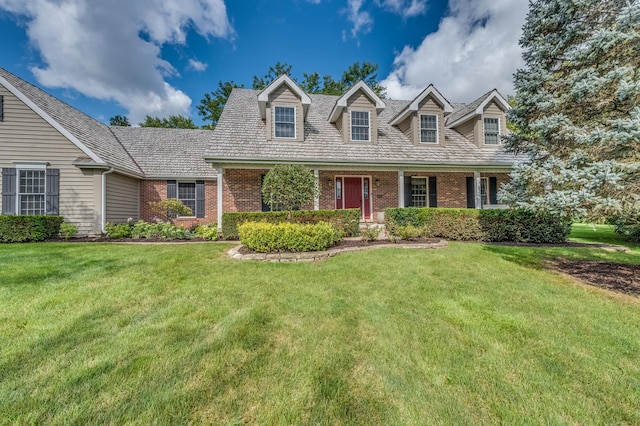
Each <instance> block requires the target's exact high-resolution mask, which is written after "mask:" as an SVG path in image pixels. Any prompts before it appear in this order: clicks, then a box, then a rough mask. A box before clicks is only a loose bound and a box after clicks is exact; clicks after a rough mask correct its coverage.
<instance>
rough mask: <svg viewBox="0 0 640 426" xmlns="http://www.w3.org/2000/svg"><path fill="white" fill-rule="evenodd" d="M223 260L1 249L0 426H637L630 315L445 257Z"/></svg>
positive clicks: (583, 251) (39, 247)
mask: <svg viewBox="0 0 640 426" xmlns="http://www.w3.org/2000/svg"><path fill="white" fill-rule="evenodd" d="M230 247H231V245H228V244H216V243H213V244H187V245H124V244H97V243H93V244H82V243H72V244H62V243H60V244H59V243H41V244H23V245H3V246H0V342H1V344H0V423H6V424H11V423H19V424H24V423H27V424H100V423H102V424H104V423H110V424H122V423H133V424H185V423H190V422H191V423H195V424H202V423H214V424H241V423H258V424H282V423H284V424H452V423H455V424H478V423H480V424H482V423H506V424H513V423H553V424H556V423H561V424H566V423H569V424H576V423H582V424H620V423H629V424H638V423H640V404H639V403H638V401H640V362H639V361H640V303H639V301H638V299H637V298H633V297H630V296H624V295H619V294H615V293H610V292H606V291H603V290H599V289H597V288H592V287H589V286H585V285H582V284H580V283H576V282H575V281H573V280H570V279H568V278H565V277H563V276H560V275H558V274H555V273H553V272H549V271H547V270H545V269H544V268H543V264H544V260H545V259H550V258H554V257H557V256H568V257H574V258H590V259H610V260H614V261H616V262H627V263H640V256H638V254H637V252H636V251H634V252H632V253H611V252H605V251H603V250H599V249H587V248H528V247H527V248H523V247H510V246H497V245H482V244H463V243H451V244H450V246H449V247H448V248H446V249H443V250H436V251H427V250H407V249H405V250H403V249H393V248H391V249H380V250H373V251H368V252H359V253H350V254H345V255H341V256H338V257H335V258H332V259H329V260H328V261H325V262H319V263H313V264H274V263H259V262H239V261H231V260H229V259H228V258H227V257H226V255H225V253H224V251H225V250H226V249H228V248H230Z"/></svg>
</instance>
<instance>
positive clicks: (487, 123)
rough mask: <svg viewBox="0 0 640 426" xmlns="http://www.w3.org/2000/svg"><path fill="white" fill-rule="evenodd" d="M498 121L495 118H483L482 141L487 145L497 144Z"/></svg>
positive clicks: (498, 140) (498, 139)
mask: <svg viewBox="0 0 640 426" xmlns="http://www.w3.org/2000/svg"><path fill="white" fill-rule="evenodd" d="M499 128H500V121H499V120H498V119H497V118H485V119H484V143H485V144H487V145H498V144H499V143H500V138H499V134H500V132H499Z"/></svg>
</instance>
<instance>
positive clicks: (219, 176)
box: [216, 167, 224, 231]
mask: <svg viewBox="0 0 640 426" xmlns="http://www.w3.org/2000/svg"><path fill="white" fill-rule="evenodd" d="M217 172H218V174H217V175H216V188H217V189H218V208H217V212H218V231H222V186H223V183H222V180H223V176H224V169H223V168H222V167H220V168H218V169H217Z"/></svg>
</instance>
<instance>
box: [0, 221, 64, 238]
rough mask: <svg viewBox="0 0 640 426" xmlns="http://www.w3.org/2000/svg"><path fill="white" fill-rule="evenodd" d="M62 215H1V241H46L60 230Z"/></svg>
mask: <svg viewBox="0 0 640 426" xmlns="http://www.w3.org/2000/svg"><path fill="white" fill-rule="evenodd" d="M62 221H63V219H62V217H61V216H16V215H2V216H0V243H24V242H30V241H44V240H46V239H47V238H51V237H53V236H54V235H58V233H59V232H60V225H61V224H62Z"/></svg>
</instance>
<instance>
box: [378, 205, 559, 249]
mask: <svg viewBox="0 0 640 426" xmlns="http://www.w3.org/2000/svg"><path fill="white" fill-rule="evenodd" d="M385 218H386V222H387V231H388V232H389V234H390V235H392V236H393V237H400V238H402V235H401V234H402V233H403V232H407V228H406V227H415V228H420V229H421V230H422V232H421V234H420V236H422V237H426V238H431V237H439V238H446V239H448V240H454V241H494V242H499V241H511V242H525V243H561V242H563V241H565V240H566V239H567V236H568V235H569V232H570V231H571V224H570V223H569V222H567V221H565V220H562V219H560V218H558V217H556V216H553V215H551V214H547V213H540V212H532V211H528V210H523V209H514V210H476V209H442V208H414V207H409V208H404V209H402V208H397V209H387V210H386V211H385Z"/></svg>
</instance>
